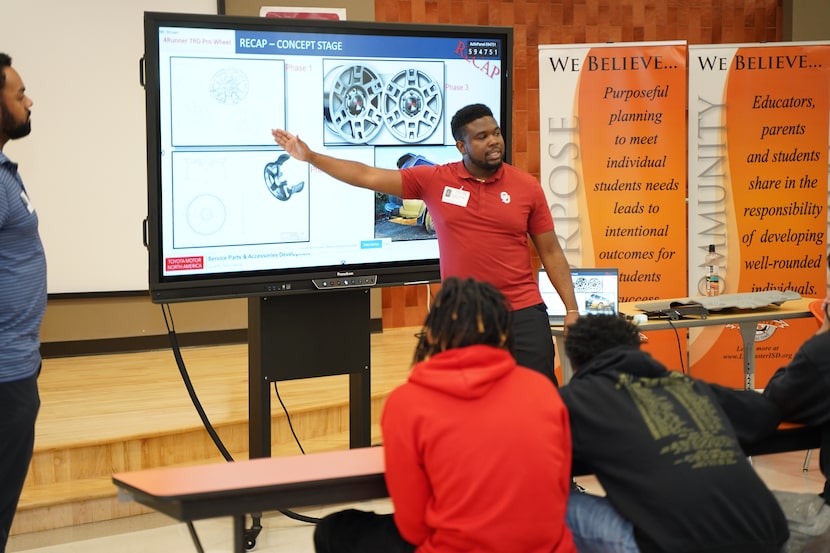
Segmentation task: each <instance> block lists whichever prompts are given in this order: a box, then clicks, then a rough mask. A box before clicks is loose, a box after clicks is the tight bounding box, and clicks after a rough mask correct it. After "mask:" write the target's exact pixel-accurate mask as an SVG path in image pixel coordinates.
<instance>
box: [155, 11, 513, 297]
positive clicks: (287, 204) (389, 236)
mask: <svg viewBox="0 0 830 553" xmlns="http://www.w3.org/2000/svg"><path fill="white" fill-rule="evenodd" d="M511 57H512V31H511V29H510V28H506V27H478V26H457V25H452V26H449V25H448V26H440V25H416V24H382V23H371V22H349V21H326V20H309V19H275V18H254V17H228V16H212V15H209V16H205V15H186V14H172V13H149V12H148V13H145V55H144V77H143V78H144V85H145V89H146V98H147V106H146V109H147V169H148V170H147V175H148V215H147V220H146V223H145V234H146V236H145V242H146V244H147V246H148V250H149V271H150V273H149V276H150V278H149V283H150V292H151V296H152V299H153V301H155V302H157V303H167V302H175V301H189V300H204V299H214V298H227V297H245V296H260V295H273V294H290V293H303V292H311V291H320V290H332V289H340V288H351V287H366V286H392V285H403V284H408V283H413V282H424V281H428V282H432V281H437V280H438V279H439V278H440V275H439V269H438V245H437V241H436V238H435V231H434V229H433V227H432V220H431V218H430V216H429V213H428V211H427V210H426V209H425V207H424V205H423V204H422V203H421V202H419V201H410V200H402V199H401V198H396V197H387V196H385V195H383V194H378V193H375V192H372V191H370V190H365V189H360V188H355V187H352V186H348V185H346V184H344V183H341V182H337V181H335V180H334V179H332V178H331V177H329V176H327V175H326V174H324V173H322V172H320V171H318V170H316V169H314V168H313V167H311V166H309V165H308V164H307V163H303V162H300V161H297V160H295V159H293V158H291V157H290V156H288V155H287V154H286V153H285V152H284V151H282V150H281V149H280V148H279V147H278V146H277V145H276V144H275V143H274V141H273V139H272V137H271V129H272V128H284V129H287V130H289V131H290V132H293V133H295V134H298V135H299V136H300V137H301V138H302V139H303V140H305V141H306V142H307V143H308V144H309V146H310V147H311V148H313V149H315V150H317V151H320V152H325V153H328V154H331V155H333V156H336V157H342V158H348V159H353V160H357V161H361V162H363V163H366V164H369V165H373V166H377V167H388V168H395V167H403V166H407V165H412V164H420V163H443V162H447V161H456V160H458V159H460V154H459V153H458V151H457V149H456V146H455V140H454V139H453V138H452V135H451V132H450V120H451V118H452V115H453V114H454V113H455V112H456V111H457V110H458V109H459V108H461V107H463V106H465V105H467V104H471V103H484V104H487V105H488V106H490V108H491V109H492V110H493V113H494V115H495V117H496V119H497V120H498V121H499V122H500V124H501V126H502V128H503V130H504V135H505V137H509V136H510V99H511V98H510V95H511V75H510V73H511V61H512V60H511ZM506 150H507V152H509V151H510V147H509V144H508V146H507V148H506Z"/></svg>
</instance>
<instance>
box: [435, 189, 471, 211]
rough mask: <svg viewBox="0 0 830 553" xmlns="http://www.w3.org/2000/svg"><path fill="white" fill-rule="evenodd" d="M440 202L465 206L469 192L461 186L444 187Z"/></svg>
mask: <svg viewBox="0 0 830 553" xmlns="http://www.w3.org/2000/svg"><path fill="white" fill-rule="evenodd" d="M441 201H442V202H446V203H448V204H454V205H459V206H461V207H467V202H469V201H470V192H469V191H468V190H463V189H461V188H451V187H449V186H445V187H444V196H443V197H442V198H441Z"/></svg>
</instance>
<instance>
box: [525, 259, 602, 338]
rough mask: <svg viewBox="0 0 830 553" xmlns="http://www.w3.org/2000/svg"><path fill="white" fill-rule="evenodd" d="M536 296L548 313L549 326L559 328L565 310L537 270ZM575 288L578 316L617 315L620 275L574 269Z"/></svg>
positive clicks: (545, 277)
mask: <svg viewBox="0 0 830 553" xmlns="http://www.w3.org/2000/svg"><path fill="white" fill-rule="evenodd" d="M538 279H539V292H541V294H542V299H543V300H544V302H545V305H546V306H547V309H548V317H549V319H550V322H551V324H562V322H563V321H564V320H565V315H566V312H567V309H565V304H564V303H563V302H562V299H561V298H560V297H559V294H558V293H557V292H556V288H554V287H553V284H551V283H550V279H549V278H548V275H547V273H545V270H544V269H539V274H538ZM571 280H572V281H573V285H574V295H575V296H576V303H577V307H578V308H579V314H580V315H590V314H593V315H616V314H617V310H618V300H619V271H618V269H615V268H612V269H608V268H601V269H594V268H573V269H571Z"/></svg>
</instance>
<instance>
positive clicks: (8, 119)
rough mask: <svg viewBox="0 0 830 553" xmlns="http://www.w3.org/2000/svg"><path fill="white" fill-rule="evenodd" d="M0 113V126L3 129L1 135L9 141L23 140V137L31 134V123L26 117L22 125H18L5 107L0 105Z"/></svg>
mask: <svg viewBox="0 0 830 553" xmlns="http://www.w3.org/2000/svg"><path fill="white" fill-rule="evenodd" d="M0 111H2V112H3V113H2V116H0V124H1V125H2V128H3V134H5V135H6V136H7V137H8V138H9V140H16V139H18V138H23V137H24V136H26V135H28V134H29V133H30V132H32V122H31V120H30V119H29V118H28V116H27V117H26V121H24V122H23V123H20V124H18V123H17V122H16V121H15V120H14V119H13V118H12V116H11V114H10V113H9V110H7V109H6V106H5V105H3V104H2V103H0Z"/></svg>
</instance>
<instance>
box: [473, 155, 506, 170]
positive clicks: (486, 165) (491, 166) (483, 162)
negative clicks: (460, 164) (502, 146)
mask: <svg viewBox="0 0 830 553" xmlns="http://www.w3.org/2000/svg"><path fill="white" fill-rule="evenodd" d="M470 162H471V163H472V164H473V165H475V166H476V167H478V168H480V169H485V170H487V171H495V170H496V169H498V168H499V167H501V166H502V164H503V163H504V156H501V157H500V158H499V160H498V161H488V160H487V158H482V159H473V158H470Z"/></svg>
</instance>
